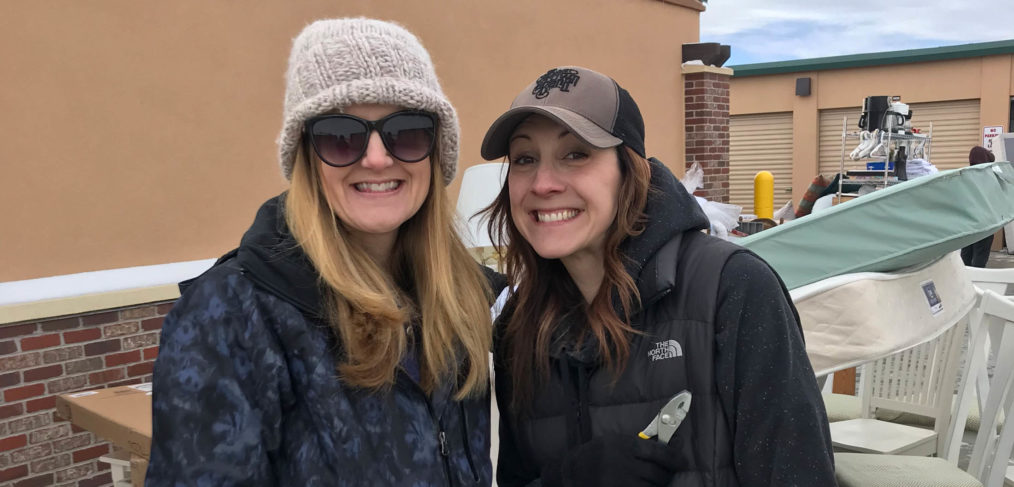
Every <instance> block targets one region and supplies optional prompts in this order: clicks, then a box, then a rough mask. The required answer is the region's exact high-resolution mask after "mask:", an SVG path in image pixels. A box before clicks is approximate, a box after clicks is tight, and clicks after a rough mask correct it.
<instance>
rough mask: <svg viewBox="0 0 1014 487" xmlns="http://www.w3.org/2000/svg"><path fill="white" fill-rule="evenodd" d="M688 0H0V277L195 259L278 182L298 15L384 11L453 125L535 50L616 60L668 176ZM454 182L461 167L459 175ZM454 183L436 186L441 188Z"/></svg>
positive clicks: (480, 116)
mask: <svg viewBox="0 0 1014 487" xmlns="http://www.w3.org/2000/svg"><path fill="white" fill-rule="evenodd" d="M703 10H704V6H703V4H702V3H701V2H699V1H698V0H664V1H661V0H625V1H615V0H556V1H553V2H543V1H539V0H516V1H511V2H493V1H484V0H483V1H475V0H441V1H435V0H428V1H411V2H410V1H402V2H370V1H346V2H325V1H319V0H315V1H310V0H300V1H293V2H235V1H224V2H135V1H130V0H105V1H102V2H80V1H76V0H51V1H46V2H5V3H4V4H3V6H2V7H0V18H3V19H4V28H3V29H0V59H3V69H0V86H2V87H3V89H2V90H0V111H2V113H3V116H2V117H0V133H3V134H4V137H3V144H0V162H2V164H3V171H2V174H3V177H2V178H0V205H2V206H3V208H5V211H4V212H2V213H0V228H2V229H3V230H2V237H0V282H4V281H13V280H22V279H30V278H37V277H43V276H54V275H62V274H70V273H77V272H83V271H92V270H100V269H112V268H120V267H130V266H139V265H150V264H162V263H170V262H180V261H189V260H196V259H207V258H213V257H217V256H219V255H221V254H222V253H224V252H225V251H227V250H229V249H231V248H233V247H234V246H236V245H237V244H238V242H239V238H240V236H241V235H242V232H243V231H244V230H245V229H246V227H247V226H248V225H249V223H250V222H251V221H252V219H253V216H254V212H255V210H256V208H257V207H258V206H259V205H260V204H261V203H262V202H263V201H264V200H266V199H267V198H269V197H271V196H273V195H275V194H277V193H278V192H280V191H282V190H283V189H284V187H285V186H284V181H283V179H282V177H281V175H280V171H279V169H278V166H277V162H276V147H275V138H276V137H277V134H278V131H279V128H280V124H281V111H282V97H283V90H284V84H283V75H284V72H285V63H286V61H287V57H288V50H289V47H290V43H291V39H292V38H293V37H294V36H295V35H296V34H297V33H298V32H299V31H300V29H301V28H302V27H303V26H304V25H306V24H307V23H309V22H310V21H312V20H314V19H317V18H327V17H339V16H369V17H376V18H381V19H389V20H394V21H397V22H399V23H401V24H403V25H405V26H406V27H407V28H408V29H410V30H411V31H413V32H414V33H416V34H417V35H418V36H419V37H420V39H421V40H422V41H423V44H424V45H425V46H426V47H427V48H428V49H429V50H430V52H431V54H432V57H433V60H434V62H435V64H436V67H437V73H438V75H439V76H440V78H441V81H442V83H443V87H444V90H445V91H446V92H447V94H448V96H449V98H450V99H451V101H452V102H453V103H454V105H455V106H456V108H457V110H458V113H459V116H460V120H461V131H462V137H463V138H462V147H461V151H462V157H461V167H459V174H461V172H462V171H463V169H464V168H465V167H467V166H468V165H471V164H475V163H479V162H483V161H481V159H480V157H479V144H480V142H481V139H482V136H483V134H484V132H485V129H486V127H487V126H488V124H489V123H490V122H491V121H492V120H494V119H495V117H496V116H497V115H499V113H501V112H502V111H503V110H505V109H506V108H507V106H508V105H509V104H510V101H511V100H512V99H513V98H514V96H515V95H516V94H517V92H518V90H520V89H521V88H522V87H523V86H525V85H526V84H527V83H529V82H530V81H531V80H532V79H534V77H535V76H537V75H539V74H541V73H543V72H545V70H547V69H549V68H550V67H553V66H557V65H562V64H577V65H583V66H587V67H590V68H592V69H596V70H599V71H602V72H605V73H607V74H610V75H612V76H613V77H615V78H616V79H617V80H618V81H619V82H620V83H621V84H622V85H623V86H624V87H625V88H627V89H628V90H629V91H630V92H631V93H632V94H633V95H634V97H635V98H636V99H637V100H638V102H639V103H640V106H641V109H642V111H643V112H644V117H645V121H646V125H647V127H648V140H647V146H648V151H649V152H650V153H651V154H653V155H656V156H658V157H659V158H660V159H662V160H664V161H666V162H667V163H668V164H669V165H670V166H671V167H672V168H673V169H674V170H675V171H677V172H679V173H681V172H682V170H683V168H682V161H683V154H684V152H683V151H684V143H683V142H684V135H683V134H684V125H683V123H684V111H683V106H684V93H683V89H684V88H683V82H682V79H683V74H682V73H681V68H680V63H681V46H682V45H683V44H686V43H695V42H698V36H699V22H698V18H699V15H700V12H701V11H703ZM459 180H460V178H459ZM457 184H458V182H457V181H456V182H455V183H454V185H453V186H452V187H451V193H452V196H454V195H456V194H457Z"/></svg>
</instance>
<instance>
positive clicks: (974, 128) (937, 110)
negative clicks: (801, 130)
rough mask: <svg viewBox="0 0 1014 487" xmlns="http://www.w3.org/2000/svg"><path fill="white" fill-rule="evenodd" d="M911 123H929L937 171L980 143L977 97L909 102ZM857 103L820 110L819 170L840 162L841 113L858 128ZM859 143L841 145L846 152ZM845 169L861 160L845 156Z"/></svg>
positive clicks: (961, 162)
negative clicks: (974, 98)
mask: <svg viewBox="0 0 1014 487" xmlns="http://www.w3.org/2000/svg"><path fill="white" fill-rule="evenodd" d="M910 108H911V110H912V127H915V128H918V129H921V130H922V131H923V133H927V134H928V133H929V130H930V122H932V124H933V141H932V144H931V146H930V162H932V163H933V164H934V165H935V166H936V167H937V169H940V170H941V171H943V170H945V169H954V168H957V167H963V166H966V165H968V151H969V150H970V149H971V148H972V146H975V145H979V144H982V139H981V136H980V135H979V100H958V101H942V102H928V103H913V104H911V106H910ZM861 113H862V108H861V107H849V108H833V109H828V110H821V111H820V144H819V152H820V156H819V157H820V166H819V167H820V173H821V174H824V175H826V176H831V175H833V174H835V173H837V172H838V168H839V164H840V162H841V126H842V117H843V116H845V115H848V117H849V118H848V130H849V131H850V132H854V131H858V130H859V127H858V123H859V115H860V114H861ZM858 143H859V140H858V139H849V140H848V141H847V143H846V146H845V154H846V156H847V155H848V153H849V152H852V149H854V148H855V146H856V145H857V144H858ZM845 164H846V169H858V168H860V166H863V164H862V163H861V162H855V161H851V160H850V159H847V158H846V160H845Z"/></svg>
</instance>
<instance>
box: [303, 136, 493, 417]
mask: <svg viewBox="0 0 1014 487" xmlns="http://www.w3.org/2000/svg"><path fill="white" fill-rule="evenodd" d="M438 140H439V138H438ZM307 152H308V151H307V150H306V148H305V144H299V152H298V153H297V154H296V163H295V164H294V167H293V171H292V184H291V186H290V188H289V194H288V196H287V198H286V205H285V219H286V222H287V223H288V225H289V229H290V231H291V232H292V235H293V236H294V237H295V239H296V241H297V242H298V243H299V245H300V246H301V247H302V249H303V251H304V252H305V253H306V255H307V256H308V257H309V259H310V261H311V262H312V263H313V266H314V267H315V268H316V270H317V272H318V273H319V274H320V280H321V282H322V283H323V284H324V286H323V287H324V288H325V289H326V290H327V293H326V294H327V297H326V298H325V309H326V311H327V316H328V321H329V324H330V325H331V328H332V329H333V331H334V333H335V334H336V336H337V337H338V338H339V339H340V340H341V349H342V356H341V357H340V360H339V365H338V374H339V376H340V377H341V379H342V380H343V381H344V382H346V383H348V384H351V385H353V386H357V387H363V388H368V389H382V388H386V387H388V386H390V385H392V384H393V383H394V380H395V376H396V374H397V368H398V366H399V364H400V363H401V359H402V357H403V355H404V354H405V350H406V348H407V346H408V342H409V341H408V338H407V337H406V330H405V325H406V324H407V323H408V322H409V320H413V319H418V320H419V324H420V326H419V330H421V333H420V334H421V338H417V339H421V345H422V354H421V356H420V357H419V363H420V372H421V385H422V387H423V389H424V390H425V391H426V392H427V393H431V392H433V391H434V390H435V389H436V388H437V387H438V386H439V384H441V383H444V382H446V381H452V382H454V381H458V389H457V394H456V398H457V399H462V398H464V397H467V396H475V395H478V394H481V393H483V392H485V391H486V388H487V384H488V379H489V361H488V360H489V359H488V357H489V349H490V342H491V340H492V338H491V330H492V324H491V323H490V315H489V294H490V291H489V286H488V284H487V282H486V279H485V277H484V276H483V275H482V272H481V271H480V270H479V268H478V265H477V264H476V263H475V261H474V260H473V259H472V258H471V256H470V255H469V254H468V251H467V250H466V249H465V246H464V245H463V244H462V243H461V239H460V238H459V236H458V233H457V230H456V228H455V225H454V210H453V208H452V207H451V204H450V202H449V201H448V200H447V194H446V190H445V189H444V186H443V176H442V174H441V172H440V161H439V154H440V150H439V147H438V149H437V150H434V151H433V155H432V156H430V165H431V167H432V173H431V177H430V187H429V193H428V195H427V196H426V200H425V201H424V202H423V205H422V207H421V208H420V209H419V211H418V212H417V213H416V214H415V215H414V216H413V217H412V218H410V219H409V220H408V221H407V222H405V223H404V224H402V226H401V228H400V229H399V231H398V238H397V241H396V243H395V247H394V250H393V252H392V255H391V259H392V260H391V262H392V263H393V265H392V266H391V268H392V269H393V271H392V272H391V273H388V272H386V271H384V270H383V269H382V268H381V267H380V266H379V265H377V264H376V263H375V262H374V261H373V259H371V258H370V257H369V256H368V254H367V253H366V251H365V250H364V249H363V248H362V247H361V246H360V245H358V244H357V243H356V242H355V241H354V240H353V239H350V238H349V236H348V235H349V234H348V230H347V228H346V227H345V225H344V224H343V223H342V222H341V220H339V219H338V218H337V217H336V216H335V213H334V211H333V209H332V208H331V206H330V204H329V202H328V200H327V197H326V196H325V192H324V187H323V178H322V177H321V174H320V167H319V166H320V163H319V162H318V161H316V160H315V159H311V158H308V154H307ZM462 362H464V363H465V366H464V367H459V364H461V363H462Z"/></svg>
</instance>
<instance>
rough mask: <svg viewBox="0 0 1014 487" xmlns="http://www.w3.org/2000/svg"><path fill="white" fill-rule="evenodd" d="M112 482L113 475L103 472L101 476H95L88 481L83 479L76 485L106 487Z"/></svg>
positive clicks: (80, 486)
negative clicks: (102, 486) (105, 486)
mask: <svg viewBox="0 0 1014 487" xmlns="http://www.w3.org/2000/svg"><path fill="white" fill-rule="evenodd" d="M112 481H113V474H112V473H110V472H105V473H103V474H101V475H96V476H94V477H92V478H90V479H85V480H82V481H80V482H78V483H77V487H99V486H100V485H108V484H109V483H110V482H112Z"/></svg>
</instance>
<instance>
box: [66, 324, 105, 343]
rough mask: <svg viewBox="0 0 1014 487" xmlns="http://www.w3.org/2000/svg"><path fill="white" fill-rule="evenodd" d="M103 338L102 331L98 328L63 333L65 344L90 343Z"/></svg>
mask: <svg viewBox="0 0 1014 487" xmlns="http://www.w3.org/2000/svg"><path fill="white" fill-rule="evenodd" d="M99 338H102V330H99V329H98V328H86V329H84V330H75V331H65V332H63V342H64V343H66V344H71V343H81V342H90V341H92V340H98V339H99Z"/></svg>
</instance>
